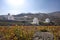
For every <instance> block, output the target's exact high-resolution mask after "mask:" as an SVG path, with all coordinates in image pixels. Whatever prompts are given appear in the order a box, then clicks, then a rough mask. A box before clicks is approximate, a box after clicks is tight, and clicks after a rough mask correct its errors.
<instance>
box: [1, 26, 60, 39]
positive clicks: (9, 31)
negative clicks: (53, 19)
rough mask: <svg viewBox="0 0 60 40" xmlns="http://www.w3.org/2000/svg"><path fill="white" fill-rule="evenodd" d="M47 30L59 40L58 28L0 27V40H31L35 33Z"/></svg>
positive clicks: (59, 27)
mask: <svg viewBox="0 0 60 40" xmlns="http://www.w3.org/2000/svg"><path fill="white" fill-rule="evenodd" d="M41 30H42V31H43V30H45V31H46V30H47V31H49V32H51V33H52V34H53V35H54V40H60V26H17V25H16V26H0V40H32V36H33V34H34V33H35V32H36V31H41Z"/></svg>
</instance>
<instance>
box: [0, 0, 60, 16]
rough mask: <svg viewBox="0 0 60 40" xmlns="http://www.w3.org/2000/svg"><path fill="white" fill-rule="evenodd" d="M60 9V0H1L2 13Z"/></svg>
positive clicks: (0, 13)
mask: <svg viewBox="0 0 60 40" xmlns="http://www.w3.org/2000/svg"><path fill="white" fill-rule="evenodd" d="M55 11H60V0H0V15H7V14H8V13H10V14H12V15H15V14H20V13H30V12H31V13H35V12H36V13H37V12H41V13H49V12H55Z"/></svg>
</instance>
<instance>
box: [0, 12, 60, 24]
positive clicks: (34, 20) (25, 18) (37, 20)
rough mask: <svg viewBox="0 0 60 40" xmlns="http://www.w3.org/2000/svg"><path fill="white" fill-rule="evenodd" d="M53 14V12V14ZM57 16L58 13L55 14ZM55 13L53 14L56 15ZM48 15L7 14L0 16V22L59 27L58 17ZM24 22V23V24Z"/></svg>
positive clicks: (59, 18)
mask: <svg viewBox="0 0 60 40" xmlns="http://www.w3.org/2000/svg"><path fill="white" fill-rule="evenodd" d="M54 13H55V12H54ZM56 13H57V14H60V13H59V12H56ZM56 13H55V14H56ZM51 14H53V13H50V14H46V13H36V14H32V13H27V14H24V13H22V14H18V15H11V14H10V13H8V14H7V15H2V16H0V20H8V21H19V22H23V23H24V24H28V23H29V24H37V25H43V23H51V25H60V21H59V20H60V17H59V16H58V17H57V15H56V16H55V14H54V15H53V16H52V15H51ZM25 22H26V23H25Z"/></svg>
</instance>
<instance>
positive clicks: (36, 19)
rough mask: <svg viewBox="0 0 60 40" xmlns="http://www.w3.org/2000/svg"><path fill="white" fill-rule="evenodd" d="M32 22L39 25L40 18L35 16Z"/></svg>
mask: <svg viewBox="0 0 60 40" xmlns="http://www.w3.org/2000/svg"><path fill="white" fill-rule="evenodd" d="M32 24H37V25H39V20H38V18H36V17H35V18H34V19H33V22H32Z"/></svg>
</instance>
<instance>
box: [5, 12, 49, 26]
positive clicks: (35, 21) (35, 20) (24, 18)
mask: <svg viewBox="0 0 60 40" xmlns="http://www.w3.org/2000/svg"><path fill="white" fill-rule="evenodd" d="M6 19H7V20H17V21H29V22H31V24H37V25H39V19H38V18H37V17H34V18H31V17H28V16H24V17H14V16H13V15H10V13H8V15H7V16H6ZM44 23H50V19H49V18H46V19H45V21H44Z"/></svg>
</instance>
